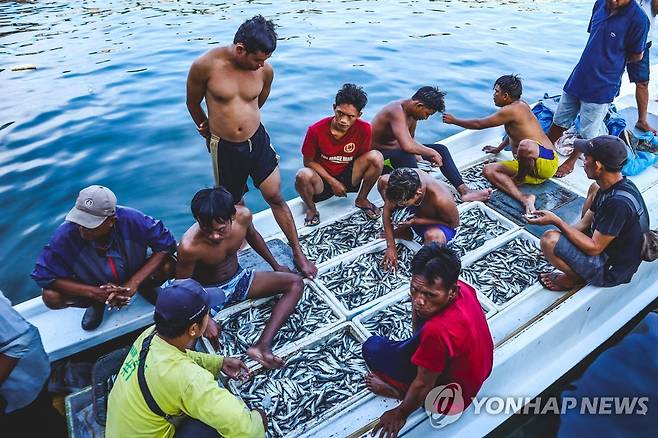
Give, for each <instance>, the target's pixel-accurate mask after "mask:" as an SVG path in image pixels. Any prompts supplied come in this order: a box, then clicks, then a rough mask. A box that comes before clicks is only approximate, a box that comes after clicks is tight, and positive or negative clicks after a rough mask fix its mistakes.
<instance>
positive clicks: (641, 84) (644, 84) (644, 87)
mask: <svg viewBox="0 0 658 438" xmlns="http://www.w3.org/2000/svg"><path fill="white" fill-rule="evenodd" d="M635 87H636V88H639V89H641V90H648V89H649V81H646V82H636V83H635Z"/></svg>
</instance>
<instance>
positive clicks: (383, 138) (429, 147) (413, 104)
mask: <svg viewBox="0 0 658 438" xmlns="http://www.w3.org/2000/svg"><path fill="white" fill-rule="evenodd" d="M444 96H445V93H444V92H443V91H441V90H439V89H438V88H435V87H421V88H419V89H418V91H416V93H415V94H414V95H413V96H412V97H411V99H402V100H396V101H394V102H391V103H389V104H387V105H386V106H384V108H382V109H381V110H379V112H378V113H377V114H376V115H375V117H374V118H373V119H372V148H373V149H375V150H378V151H380V152H381V153H382V155H383V156H384V160H385V164H386V165H387V166H388V167H391V168H394V169H395V168H400V167H410V168H415V167H418V161H419V160H420V159H422V158H424V159H426V160H428V161H430V162H431V163H432V164H433V165H435V166H440V169H441V173H443V175H444V176H445V177H446V178H447V180H448V181H449V182H450V184H452V185H453V186H454V187H455V188H456V189H457V191H458V192H459V194H460V196H461V198H462V200H463V201H485V200H487V199H489V196H490V195H491V189H486V190H478V191H474V190H471V189H470V188H469V187H468V186H467V185H466V184H464V181H463V180H462V177H461V175H460V173H459V170H458V169H457V166H456V165H455V162H454V161H453V159H452V156H451V155H450V151H448V148H447V147H445V146H444V145H442V144H438V143H437V144H425V145H422V144H420V143H418V142H417V141H416V139H415V138H414V136H415V134H416V124H417V122H418V121H419V120H427V119H428V118H429V117H430V116H432V115H434V114H435V113H437V112H443V110H444V109H445V103H444V101H443V98H444Z"/></svg>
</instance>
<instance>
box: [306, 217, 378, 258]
mask: <svg viewBox="0 0 658 438" xmlns="http://www.w3.org/2000/svg"><path fill="white" fill-rule="evenodd" d="M356 221H359V222H361V223H362V224H363V226H362V227H360V228H359V230H358V232H356V231H347V232H346V231H345V228H346V227H350V226H352V225H353V224H354V223H355V222H356ZM303 230H304V231H303V233H302V234H301V235H300V236H299V243H300V245H301V247H302V250H303V251H304V254H306V255H307V257H308V259H309V260H310V261H312V262H315V263H316V264H317V265H322V264H323V263H326V262H328V261H330V260H332V259H334V258H336V257H338V256H340V255H342V254H345V253H348V252H350V251H352V250H354V249H355V248H358V247H362V246H365V245H368V244H370V243H372V242H375V241H381V238H380V237H379V236H380V234H381V232H382V230H383V228H382V220H381V218H379V219H375V220H372V219H368V218H367V217H366V215H365V213H363V212H362V211H361V210H356V211H354V210H352V211H350V212H349V213H347V214H345V215H342V216H340V217H338V218H336V219H335V220H333V221H330V222H328V223H326V224H325V223H320V225H318V226H317V227H305V228H304V229H303ZM341 234H342V237H343V241H342V242H340V241H339V240H338V236H340V235H341ZM315 245H321V246H323V247H325V248H327V250H326V252H330V253H331V254H332V255H330V256H326V255H323V254H324V253H320V254H319V255H314V254H312V252H311V251H310V247H313V246H315ZM332 248H333V249H332Z"/></svg>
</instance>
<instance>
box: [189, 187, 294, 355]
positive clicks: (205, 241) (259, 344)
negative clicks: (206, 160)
mask: <svg viewBox="0 0 658 438" xmlns="http://www.w3.org/2000/svg"><path fill="white" fill-rule="evenodd" d="M191 209H192V215H193V216H194V219H196V223H195V224H194V225H192V226H191V227H190V228H189V229H188V230H187V231H186V232H185V234H184V235H183V237H182V238H181V241H180V245H179V246H178V263H177V264H176V278H179V279H183V278H193V279H195V280H197V281H198V282H199V283H201V284H202V285H203V287H204V288H205V289H206V290H207V291H208V293H209V295H210V309H211V316H214V315H215V314H217V312H219V311H220V310H221V309H222V308H223V307H224V306H228V305H232V304H235V303H238V302H241V301H244V300H246V299H252V300H253V299H258V298H263V297H269V296H272V295H277V294H279V293H283V295H282V297H281V298H280V299H279V301H278V302H277V303H276V305H275V306H274V307H273V309H272V316H271V317H270V320H269V321H268V322H267V324H266V325H265V328H264V329H263V333H262V334H261V336H260V338H259V339H258V341H256V344H254V345H253V346H251V347H250V348H249V349H248V350H247V355H248V356H249V357H251V358H252V359H253V360H255V361H257V362H259V363H260V364H262V365H263V366H264V367H265V368H279V367H282V366H283V365H284V362H283V360H282V359H281V358H279V357H278V356H275V355H273V354H272V339H273V338H274V335H276V332H277V331H278V330H279V329H280V328H281V326H282V325H283V324H284V323H285V322H286V320H287V319H288V317H289V316H290V314H291V313H293V312H294V311H295V306H296V305H297V302H298V301H299V299H300V298H301V297H302V293H303V291H304V283H303V281H302V278H301V277H300V276H298V275H295V274H293V273H292V272H290V270H289V269H288V268H287V267H285V266H282V265H280V264H279V263H278V262H277V261H276V260H275V258H274V257H273V256H272V253H271V252H270V250H269V248H268V247H267V244H266V243H265V241H264V240H263V237H262V236H261V235H260V233H258V231H256V228H255V227H254V225H253V223H252V215H251V212H250V211H249V210H248V209H247V208H246V207H244V206H241V205H234V204H233V197H232V196H231V193H229V192H228V190H226V189H225V188H224V187H221V186H220V187H217V188H214V189H203V190H200V191H198V192H197V193H196V195H194V198H193V199H192V205H191ZM245 239H246V241H247V243H248V244H249V245H250V246H251V247H252V248H253V249H254V250H255V251H256V252H257V253H258V254H259V255H260V256H261V257H263V259H265V261H266V262H267V263H269V265H270V266H271V267H272V269H274V272H264V271H259V272H254V270H253V269H244V268H242V267H241V266H240V264H239V263H238V256H237V253H238V250H239V249H240V247H241V246H242V244H243V242H244V241H245ZM204 334H205V335H206V337H208V338H210V339H211V341H212V342H213V343H214V344H215V346H216V348H218V347H219V345H218V342H217V336H218V327H217V324H216V323H215V321H214V320H213V319H212V318H210V319H209V320H208V324H207V326H206V329H205V330H204Z"/></svg>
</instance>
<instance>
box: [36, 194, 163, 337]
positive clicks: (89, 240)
mask: <svg viewBox="0 0 658 438" xmlns="http://www.w3.org/2000/svg"><path fill="white" fill-rule="evenodd" d="M149 248H150V249H151V251H152V253H151V255H147V250H148V249H149ZM175 251H176V240H175V239H174V236H172V235H171V233H170V232H169V230H167V228H166V227H165V226H164V224H163V223H162V222H161V221H159V220H155V219H153V218H152V217H150V216H146V215H145V214H144V213H142V212H140V211H138V210H135V209H132V208H129V207H122V206H118V205H117V198H116V196H115V195H114V193H113V192H112V191H111V190H110V189H108V188H107V187H103V186H98V185H94V186H89V187H87V188H85V189H82V190H81V191H80V194H79V195H78V199H77V200H76V202H75V206H74V207H73V208H72V209H71V211H69V213H68V214H67V215H66V220H65V221H64V223H62V224H61V225H60V226H59V227H58V228H57V229H56V230H55V233H54V234H53V236H52V237H51V239H50V243H48V245H46V246H45V248H44V249H43V251H42V253H41V255H40V256H39V258H38V260H37V263H36V266H35V267H34V270H33V271H32V273H31V274H30V275H31V277H32V278H33V279H34V281H36V282H37V284H38V285H39V286H41V287H42V288H43V295H42V297H43V301H44V303H45V304H46V306H48V307H49V308H51V309H62V308H64V307H70V306H73V307H86V308H87V310H86V311H85V313H84V316H83V318H82V328H83V329H84V330H93V329H95V328H97V327H98V326H99V325H100V323H101V322H102V321H103V313H104V311H105V306H108V305H109V306H110V307H118V308H120V307H123V306H125V305H127V304H128V303H129V302H130V299H131V298H132V297H133V296H134V295H135V293H137V292H138V291H139V292H140V293H141V294H142V295H144V296H145V297H146V298H147V299H148V300H149V301H151V302H155V290H156V288H157V286H159V285H161V284H162V283H163V282H164V281H165V280H167V279H169V278H172V277H173V273H174V265H175V262H174V259H173V257H172V254H173V253H174V252H175Z"/></svg>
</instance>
